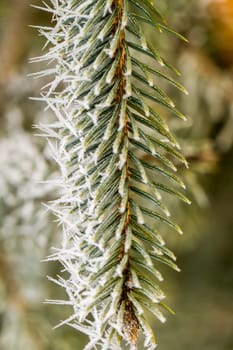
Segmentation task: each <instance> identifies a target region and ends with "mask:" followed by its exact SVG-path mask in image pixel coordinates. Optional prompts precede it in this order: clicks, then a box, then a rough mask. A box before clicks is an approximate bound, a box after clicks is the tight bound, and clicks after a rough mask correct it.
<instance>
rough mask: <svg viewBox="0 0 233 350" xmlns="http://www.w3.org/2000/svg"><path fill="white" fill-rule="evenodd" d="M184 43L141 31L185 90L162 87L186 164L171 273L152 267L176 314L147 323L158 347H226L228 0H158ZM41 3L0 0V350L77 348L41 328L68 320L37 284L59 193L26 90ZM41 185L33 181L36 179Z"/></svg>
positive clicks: (230, 299) (232, 250) (51, 270)
mask: <svg viewBox="0 0 233 350" xmlns="http://www.w3.org/2000/svg"><path fill="white" fill-rule="evenodd" d="M157 2H158V5H159V6H160V7H161V9H162V11H163V13H164V14H165V15H166V17H167V18H168V22H169V24H170V25H171V26H172V28H173V29H175V30H177V31H178V32H180V33H181V34H183V35H184V36H186V37H187V38H188V39H189V43H188V44H186V43H183V42H181V41H179V40H177V39H175V38H173V37H171V36H168V35H166V34H155V33H152V32H151V30H150V31H149V29H148V28H146V27H145V31H147V35H148V36H149V37H151V40H152V41H153V43H154V45H155V46H156V47H160V48H161V50H162V52H163V55H164V56H165V57H166V58H167V59H168V60H170V62H172V63H173V65H175V66H177V67H178V68H179V70H180V71H181V74H182V75H181V77H180V78H179V81H180V82H181V83H182V84H183V85H184V86H185V87H186V88H187V89H188V90H189V96H181V94H180V93H177V91H175V90H173V89H171V87H166V86H165V88H166V89H167V91H168V92H169V93H170V95H171V96H172V97H173V99H174V100H175V101H177V105H178V106H179V108H180V109H181V110H182V111H183V112H184V113H186V114H187V115H188V121H187V122H186V123H182V122H177V121H175V120H173V119H172V118H170V117H169V116H168V118H170V121H169V123H170V125H171V128H172V129H173V130H174V132H175V133H176V135H178V137H179V140H180V143H181V145H182V149H183V152H184V154H185V155H186V157H187V159H188V161H189V163H190V168H189V170H185V169H183V168H181V169H180V173H181V175H182V177H183V179H184V181H185V182H186V184H187V187H188V196H189V197H190V198H191V200H192V206H191V207H190V206H189V207H187V206H185V205H180V204H178V203H176V202H174V201H172V202H171V204H170V208H171V211H172V213H173V214H174V216H176V217H177V218H178V222H179V223H180V224H181V226H182V227H183V229H184V231H185V235H184V236H183V237H176V236H175V235H171V234H170V233H169V235H168V236H167V237H166V240H167V242H168V245H169V246H170V248H172V249H173V250H174V251H175V252H176V254H177V257H178V264H179V266H180V267H181V270H182V272H181V273H179V274H178V273H175V272H173V271H170V270H169V269H166V268H163V269H162V270H163V273H164V275H165V277H166V278H165V282H164V283H163V286H162V287H163V289H164V290H165V292H166V294H167V303H168V304H169V305H170V306H171V307H172V308H173V309H174V310H175V311H176V315H175V316H169V315H167V318H168V321H167V323H166V324H165V325H162V326H161V325H160V324H159V323H154V329H155V332H156V334H157V339H158V343H159V349H161V350H171V349H172V350H186V349H192V350H232V349H233V235H232V233H233V147H232V144H233V1H232V0H175V1H174V0H166V1H165V0H163V1H162V0H160V1H157ZM30 4H37V5H41V4H42V1H40V0H38V1H33V0H0V349H1V350H15V349H17V350H25V349H28V350H71V349H72V350H74V349H75V350H81V349H82V346H83V344H85V341H86V340H85V338H84V337H83V336H82V335H80V334H78V333H77V332H76V331H73V330H72V329H69V328H66V327H63V328H60V329H57V330H52V327H53V326H55V325H56V323H58V322H59V321H60V320H61V319H64V318H65V317H66V315H69V310H66V308H65V307H64V306H63V307H61V306H51V305H47V304H44V300H45V299H51V298H55V299H58V298H59V297H61V298H63V297H64V296H63V291H62V290H60V288H59V287H57V286H56V285H54V284H53V283H51V282H49V281H48V280H47V279H46V276H47V275H50V276H55V275H56V274H57V273H59V270H60V267H59V266H57V265H56V264H52V263H49V264H48V263H46V262H44V263H40V261H41V260H42V259H43V258H44V257H45V256H47V255H48V254H49V253H50V252H51V249H50V247H51V246H56V245H57V244H59V243H58V242H59V239H60V228H59V227H57V225H56V222H55V218H54V217H52V215H51V214H50V213H49V211H48V210H47V208H46V207H45V206H43V205H42V204H41V203H48V202H49V201H50V200H52V199H54V198H56V196H57V195H58V194H57V192H56V189H55V188H54V185H53V184H52V182H51V180H52V179H54V178H56V177H57V176H59V174H58V169H57V167H56V164H54V162H53V161H52V160H51V155H50V152H49V151H48V148H47V144H46V140H44V139H42V138H40V137H37V136H36V134H37V133H38V131H37V130H36V129H35V128H34V127H33V126H34V125H37V124H39V123H42V122H44V121H46V122H47V121H50V120H52V118H53V116H52V115H51V113H50V112H49V111H48V110H44V106H43V105H41V104H40V103H36V102H32V101H31V100H29V96H38V95H39V90H40V88H41V87H42V86H43V85H44V84H45V81H43V79H42V80H36V79H33V78H32V77H29V76H28V74H30V73H33V72H35V71H38V70H39V69H41V68H44V67H43V66H40V65H39V64H33V65H30V64H29V63H28V62H29V58H30V57H34V56H36V55H40V54H41V49H42V46H43V44H44V39H43V38H41V37H39V36H38V35H37V33H36V31H35V30H34V29H32V28H31V27H30V26H29V25H30V24H34V25H41V24H44V25H49V22H50V18H49V16H48V15H46V14H45V13H43V12H41V11H39V10H36V9H35V8H33V7H31V6H30ZM42 180H43V181H45V182H44V183H43V184H41V183H39V181H42Z"/></svg>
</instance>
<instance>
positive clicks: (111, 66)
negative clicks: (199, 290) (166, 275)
mask: <svg viewBox="0 0 233 350" xmlns="http://www.w3.org/2000/svg"><path fill="white" fill-rule="evenodd" d="M44 10H45V11H47V12H50V13H51V14H52V16H53V21H54V23H55V24H54V26H53V27H51V28H47V27H46V28H39V31H40V33H41V34H42V35H44V36H45V37H46V39H47V41H48V44H50V48H49V50H48V52H47V54H45V55H44V56H42V57H38V58H36V59H35V60H37V61H49V62H53V61H55V62H56V65H55V66H52V68H48V69H47V70H45V71H43V72H39V73H38V76H41V77H43V76H46V75H52V76H53V78H52V79H51V82H50V83H48V84H47V85H46V87H44V90H43V92H42V94H41V98H39V100H42V101H45V102H46V103H47V105H48V107H49V108H51V110H52V111H53V112H54V113H55V115H56V117H57V123H54V125H48V126H46V125H43V126H41V129H42V130H43V133H44V134H47V136H48V137H51V138H53V139H54V140H55V143H52V142H50V145H51V147H52V151H53V155H54V158H55V160H56V161H57V163H58V165H59V166H60V169H61V173H62V185H61V186H62V189H63V196H62V198H60V199H59V200H57V201H55V202H54V203H53V204H52V210H53V211H54V213H55V214H56V215H57V217H58V218H59V221H60V223H61V225H62V226H63V232H64V239H63V242H62V246H61V247H60V248H58V249H56V252H55V254H54V255H52V256H50V257H49V258H48V260H58V261H60V262H61V264H62V265H63V267H64V270H65V271H66V272H67V273H68V275H69V276H68V277H67V275H64V277H63V276H60V277H58V280H57V281H56V283H58V284H59V285H61V286H62V287H64V288H65V289H66V292H67V295H68V297H69V302H68V303H69V304H70V305H72V306H73V310H74V313H73V315H72V316H71V317H70V318H69V319H67V320H65V321H63V322H61V325H62V324H68V325H70V326H72V327H74V328H76V329H77V330H79V331H81V332H83V333H85V334H87V335H88V336H89V338H90V342H89V344H88V345H87V346H86V348H85V349H86V350H88V349H105V350H108V349H109V350H110V349H111V350H113V349H116V350H117V349H122V344H123V343H126V344H128V345H129V347H130V349H136V348H137V344H138V339H139V334H140V332H141V333H142V334H143V335H144V346H145V348H146V349H150V350H152V349H154V348H155V347H156V340H155V338H154V335H153V332H152V329H151V327H150V325H149V324H148V322H147V320H146V316H145V311H146V310H149V311H150V312H151V313H153V314H154V316H155V317H156V318H157V319H159V320H160V321H161V322H165V317H164V316H163V314H162V313H161V311H160V307H161V306H162V307H164V304H163V302H162V300H163V299H164V293H163V292H162V291H161V290H160V288H159V286H158V285H157V282H156V280H159V281H161V280H162V276H161V274H160V272H159V271H158V270H157V262H161V263H164V264H166V265H169V266H170V267H172V268H173V269H175V270H179V269H178V267H177V266H176V264H175V262H174V261H175V256H174V254H173V253H172V252H170V251H169V250H168V249H167V248H166V247H165V245H164V241H163V239H162V237H161V235H160V234H159V232H157V231H156V230H155V229H154V225H155V224H156V223H158V222H162V223H164V224H166V225H168V226H170V227H171V228H173V229H174V230H175V231H177V232H178V233H182V231H181V229H180V227H179V226H178V225H177V224H175V223H173V222H172V221H171V220H170V218H169V216H170V214H169V211H168V209H167V208H166V206H165V204H164V203H163V202H162V200H161V195H160V190H162V191H165V192H167V193H170V194H172V195H175V196H177V197H178V198H180V199H181V200H183V201H186V202H189V201H188V199H187V198H186V197H185V196H184V195H183V194H182V193H180V192H179V191H177V190H176V189H174V188H173V187H172V182H173V183H174V182H175V183H176V184H178V185H180V186H181V187H184V184H183V182H182V181H181V180H180V179H179V178H178V177H177V176H176V175H174V174H173V172H174V171H176V167H175V165H174V162H175V161H176V162H177V161H179V162H181V163H183V164H185V165H187V162H186V160H185V158H184V157H183V156H182V154H181V153H180V147H179V145H178V143H177V141H176V139H175V137H174V136H173V135H172V133H171V132H170V130H169V128H168V125H167V123H166V121H165V120H164V118H163V117H162V116H161V115H160V113H159V112H158V111H157V110H156V109H155V108H154V107H153V108H152V104H151V103H150V101H151V102H152V103H153V106H154V104H155V103H156V104H158V105H159V106H160V107H161V106H162V107H163V108H165V109H167V110H168V111H169V112H172V113H173V114H174V116H175V117H178V118H180V119H185V116H184V115H183V114H182V113H181V112H180V111H178V110H177V109H176V108H175V105H174V102H173V101H172V100H171V99H170V98H169V96H167V94H166V92H165V91H163V89H161V88H160V87H159V79H165V80H167V81H168V82H169V83H171V84H173V85H175V86H176V87H177V88H178V89H179V90H182V91H183V92H186V90H185V89H184V88H183V87H182V86H181V85H180V84H179V83H177V82H176V81H174V80H173V79H172V78H170V76H169V75H167V73H165V72H164V68H163V67H165V68H167V69H168V70H171V71H173V72H175V73H177V71H176V69H175V68H174V67H173V66H172V65H170V64H169V63H167V62H166V60H164V59H163V58H162V57H161V56H160V54H159V53H158V52H157V50H155V48H153V47H152V46H151V45H150V43H148V41H147V38H146V36H145V35H144V33H143V29H142V26H141V25H142V23H147V24H148V25H150V26H152V27H153V28H154V29H155V30H157V29H158V30H159V31H167V32H169V33H170V32H172V33H173V34H174V35H176V36H178V37H180V38H182V37H181V36H180V35H179V34H177V33H175V32H173V31H172V30H171V29H170V28H168V27H167V26H166V23H165V21H164V19H163V17H162V15H161V14H160V13H159V11H158V9H157V8H156V7H155V6H154V5H152V2H151V1H150V0H142V1H140V2H138V1H136V0H97V1H96V0H95V1H94V0H79V1H78V0H69V1H67V0H66V1H65V0H51V7H50V6H49V5H45V8H44ZM145 61H148V62H149V63H145ZM159 67H161V68H159ZM154 76H155V77H156V78H157V79H156V80H155V78H154ZM158 110H159V111H160V110H161V108H159V109H158ZM145 155H146V156H150V158H151V159H153V162H149V163H148V162H146V161H145V160H144V158H145ZM158 173H159V174H162V176H164V178H168V179H169V180H170V182H171V185H166V184H163V183H158V182H157V181H154V178H156V174H158ZM156 208H157V210H158V211H156ZM149 218H150V219H149ZM54 303H62V302H61V301H54ZM64 304H67V302H64Z"/></svg>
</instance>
